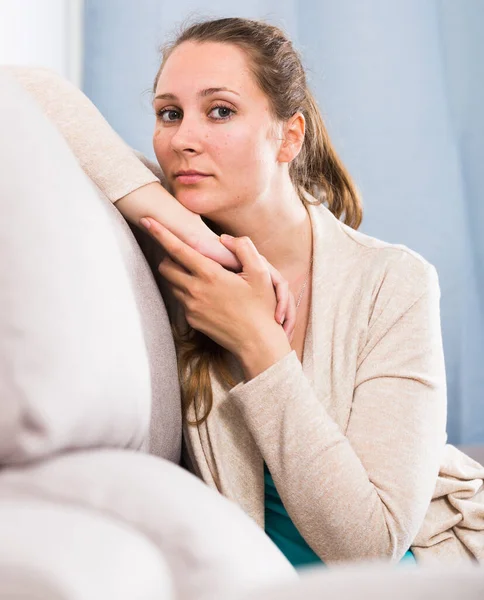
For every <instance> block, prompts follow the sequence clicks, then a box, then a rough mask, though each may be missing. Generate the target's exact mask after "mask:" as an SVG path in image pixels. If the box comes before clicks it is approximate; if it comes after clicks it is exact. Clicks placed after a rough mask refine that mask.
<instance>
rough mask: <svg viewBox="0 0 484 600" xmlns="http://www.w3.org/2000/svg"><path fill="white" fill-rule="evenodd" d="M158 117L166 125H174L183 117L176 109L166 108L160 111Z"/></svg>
mask: <svg viewBox="0 0 484 600" xmlns="http://www.w3.org/2000/svg"><path fill="white" fill-rule="evenodd" d="M156 115H157V116H158V118H160V119H161V120H162V121H163V122H164V123H174V122H175V121H177V120H178V119H179V118H180V117H181V112H180V111H179V110H176V109H174V108H164V109H162V110H159V111H158V112H157V113H156Z"/></svg>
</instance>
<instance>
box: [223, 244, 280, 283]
mask: <svg viewBox="0 0 484 600" xmlns="http://www.w3.org/2000/svg"><path fill="white" fill-rule="evenodd" d="M220 241H221V242H222V244H224V246H226V247H227V248H228V249H229V250H231V251H232V252H233V253H234V254H235V256H236V257H237V258H238V259H239V261H240V263H241V264H242V270H243V271H245V272H246V273H247V274H248V275H249V276H252V277H260V276H268V275H269V271H268V268H267V265H266V263H265V262H264V259H263V257H262V256H261V255H260V254H259V252H258V251H257V248H256V247H255V246H254V243H253V242H252V240H251V239H250V238H249V237H247V236H243V237H240V238H234V237H232V236H230V235H227V234H225V233H223V234H222V235H221V236H220Z"/></svg>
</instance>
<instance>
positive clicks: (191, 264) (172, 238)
mask: <svg viewBox="0 0 484 600" xmlns="http://www.w3.org/2000/svg"><path fill="white" fill-rule="evenodd" d="M140 224H141V225H143V227H145V228H146V229H147V230H148V232H149V233H150V234H151V236H152V237H153V238H154V239H155V240H156V241H158V242H159V243H160V244H161V245H162V246H163V248H165V250H166V251H167V252H168V254H169V255H170V256H171V258H172V259H174V260H175V261H176V262H177V263H179V264H181V265H182V266H183V267H185V269H187V271H190V273H193V274H194V275H199V276H201V277H203V276H206V275H208V274H210V273H212V272H213V270H214V269H216V268H217V267H218V268H221V267H220V265H218V263H216V262H215V261H213V260H212V259H210V258H207V257H206V256H203V254H200V252H197V251H196V250H194V249H193V248H191V247H190V246H189V245H188V244H185V242H183V241H182V240H181V239H180V238H178V237H177V236H176V235H175V234H174V233H172V232H171V231H169V230H168V229H167V228H166V227H164V226H163V225H161V223H158V221H155V219H152V218H151V217H144V218H142V219H140Z"/></svg>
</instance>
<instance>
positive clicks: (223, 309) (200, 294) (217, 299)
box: [142, 219, 291, 356]
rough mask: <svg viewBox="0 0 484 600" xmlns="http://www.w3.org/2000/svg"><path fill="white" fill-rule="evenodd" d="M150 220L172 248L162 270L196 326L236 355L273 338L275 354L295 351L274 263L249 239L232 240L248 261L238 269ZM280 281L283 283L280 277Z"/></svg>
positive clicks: (157, 236) (159, 238) (158, 235)
mask: <svg viewBox="0 0 484 600" xmlns="http://www.w3.org/2000/svg"><path fill="white" fill-rule="evenodd" d="M145 222H146V223H148V224H149V225H150V227H149V232H150V233H151V235H152V236H153V237H154V238H155V239H156V240H157V241H158V242H159V243H160V244H161V245H162V246H163V247H164V248H165V250H166V251H167V253H168V256H167V257H166V258H165V259H164V260H163V261H162V262H161V263H160V265H159V268H158V270H159V272H160V273H161V275H162V276H163V277H164V278H165V279H166V280H167V281H168V283H169V284H170V286H171V289H172V292H173V295H174V296H175V298H176V299H177V300H178V301H179V302H180V303H181V304H182V306H183V307H184V309H185V315H186V319H187V322H188V324H189V325H190V326H191V327H193V328H194V329H197V330H199V331H202V332H203V333H205V334H206V335H208V336H209V337H210V338H212V339H213V340H214V341H215V342H217V343H218V344H219V345H221V346H223V347H224V348H226V349H227V350H229V351H230V352H232V353H233V354H234V355H235V356H240V355H241V354H242V353H245V352H246V351H247V349H248V348H252V347H257V345H258V344H259V343H264V344H266V345H267V344H268V343H269V341H270V344H272V347H271V350H272V351H273V352H272V355H274V356H276V355H278V354H281V352H282V354H281V356H283V355H284V354H285V353H287V352H288V351H290V349H291V348H290V345H289V343H288V341H287V337H286V332H285V330H284V329H283V328H282V327H281V326H280V325H279V324H277V323H276V322H275V319H274V314H275V310H276V296H275V293H274V288H273V285H272V279H271V273H270V271H269V267H268V266H267V265H268V263H267V261H265V260H264V259H263V257H262V256H261V255H260V254H259V253H258V252H257V250H256V248H255V246H254V245H253V243H252V242H251V241H250V239H249V238H236V239H233V240H231V242H229V243H232V244H233V249H234V250H235V254H236V256H237V258H238V260H240V262H241V264H242V265H243V271H242V272H241V273H238V274H235V273H232V272H230V271H227V270H226V269H224V268H223V267H221V266H220V265H219V264H218V263H216V262H215V261H213V260H211V259H209V258H207V257H205V256H203V255H202V254H200V253H199V252H197V251H196V250H194V249H193V248H191V247H190V246H188V245H187V244H185V243H184V242H182V241H181V240H180V239H179V238H177V237H176V236H175V235H174V234H172V233H171V232H170V231H169V230H168V229H166V228H165V227H163V226H162V225H160V224H159V223H157V222H156V221H154V220H153V219H147V220H146V221H145V220H144V219H143V222H142V224H143V225H144V224H145ZM275 277H276V278H277V275H275ZM281 279H282V278H281ZM278 285H279V286H280V287H281V286H282V282H281V281H280V280H279V282H278ZM282 287H283V286H282Z"/></svg>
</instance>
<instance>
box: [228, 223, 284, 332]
mask: <svg viewBox="0 0 484 600" xmlns="http://www.w3.org/2000/svg"><path fill="white" fill-rule="evenodd" d="M236 239H242V238H234V237H232V236H231V235H227V234H226V233H224V234H222V236H221V237H220V241H221V242H222V244H224V245H226V246H227V248H228V249H229V250H231V251H232V252H235V244H236V243H237V242H235V241H234V240H236ZM259 256H260V257H261V258H262V260H263V261H264V262H265V264H266V266H267V268H268V269H269V273H270V275H271V280H272V284H273V286H274V288H275V290H276V297H277V308H276V314H275V315H274V317H275V319H276V321H277V323H280V324H282V326H283V329H284V331H285V332H286V335H287V337H288V339H289V341H290V342H292V338H293V337H294V328H295V326H296V300H295V298H294V294H293V293H292V292H291V290H290V289H289V283H288V281H287V280H286V279H284V277H283V276H282V275H281V274H280V273H279V271H278V270H277V269H276V268H275V267H273V266H272V265H271V263H270V262H269V261H268V260H267V259H266V258H265V257H264V256H262V255H259Z"/></svg>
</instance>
